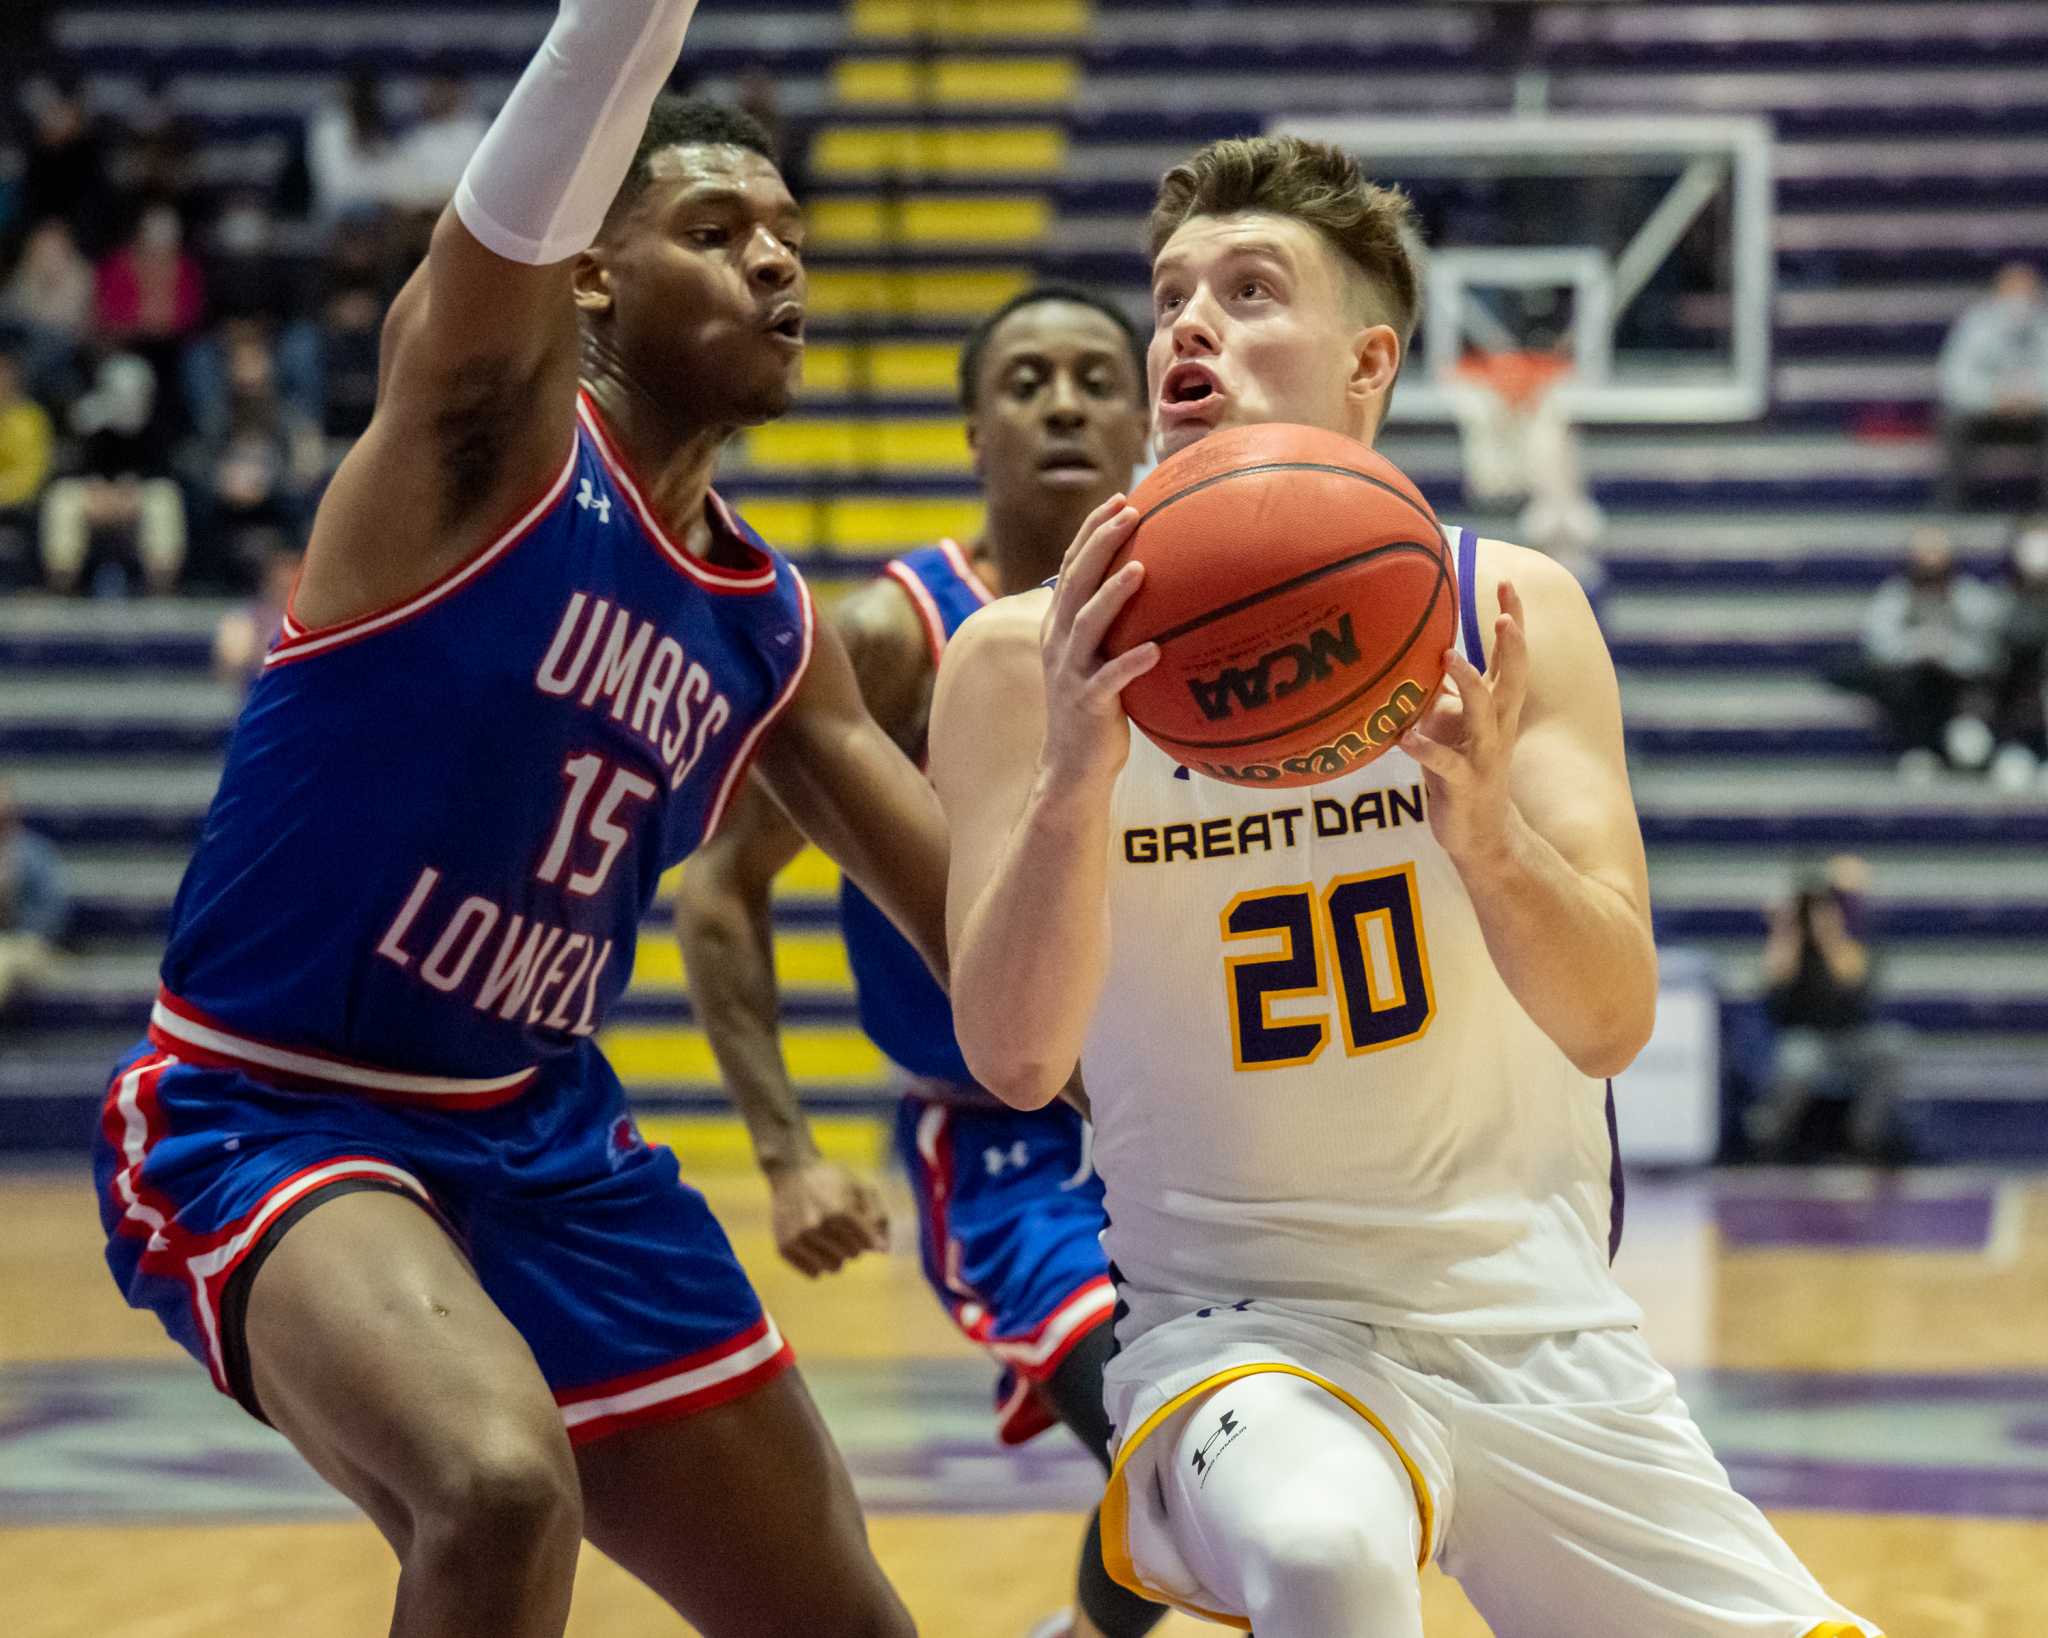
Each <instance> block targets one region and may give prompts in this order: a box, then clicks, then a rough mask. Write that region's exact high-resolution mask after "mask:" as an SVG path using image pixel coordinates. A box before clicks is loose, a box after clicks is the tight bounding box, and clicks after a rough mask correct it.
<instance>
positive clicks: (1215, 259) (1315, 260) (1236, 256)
mask: <svg viewBox="0 0 2048 1638" xmlns="http://www.w3.org/2000/svg"><path fill="white" fill-rule="evenodd" d="M1261 263H1263V264H1265V265H1266V266H1268V267H1271V268H1274V269H1276V270H1278V271H1279V272H1280V273H1281V274H1282V275H1283V276H1285V277H1286V278H1287V279H1289V280H1290V281H1291V282H1292V283H1293V284H1294V285H1295V286H1296V287H1297V288H1298V289H1299V290H1300V291H1301V292H1303V293H1313V294H1322V295H1328V296H1330V297H1332V298H1334V299H1337V300H1341V301H1343V302H1344V303H1345V304H1346V305H1347V307H1348V308H1351V309H1357V308H1359V307H1361V306H1365V307H1370V306H1371V305H1372V304H1373V296H1372V290H1371V282H1370V281H1369V280H1368V279H1367V278H1366V277H1365V275H1364V272H1363V271H1362V270H1361V269H1359V268H1358V267H1356V266H1355V265H1354V264H1353V263H1352V261H1351V259H1350V258H1349V257H1348V256H1346V255H1345V254H1344V253H1343V252H1342V251H1341V250H1339V249H1338V248H1337V247H1336V246H1335V245H1333V244H1331V243H1330V241H1329V240H1328V239H1326V238H1325V237H1324V236H1323V235H1322V233H1321V232H1319V231H1318V230H1317V229H1315V228H1313V227H1311V226H1309V224H1308V223H1306V222H1303V221H1301V220H1299V219H1298V218H1295V217H1292V216H1281V215H1277V214H1274V213H1272V212H1269V211H1259V210H1248V211H1236V212H1233V213H1231V214H1230V215H1227V216H1192V217H1190V218H1189V219H1188V220H1187V221H1185V222H1183V223H1182V224H1181V225H1180V226H1179V227H1178V228H1176V229H1175V230H1174V234H1173V237H1172V238H1171V239H1169V240H1167V242H1166V244H1165V245H1164V246H1163V247H1162V248H1161V250H1160V252H1159V255H1158V257H1157V258H1156V259H1155V260H1154V262H1153V264H1152V290H1153V294H1154V295H1155V296H1157V295H1158V294H1159V292H1160V291H1161V290H1163V289H1165V288H1167V287H1169V286H1184V285H1187V284H1190V283H1192V282H1195V281H1198V280H1199V279H1200V278H1201V277H1202V276H1203V275H1205V274H1209V273H1213V272H1215V271H1216V270H1218V269H1227V268H1231V267H1234V266H1236V265H1238V264H1246V265H1250V266H1257V265H1258V264H1261Z"/></svg>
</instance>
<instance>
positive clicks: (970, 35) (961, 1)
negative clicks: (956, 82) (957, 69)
mask: <svg viewBox="0 0 2048 1638" xmlns="http://www.w3.org/2000/svg"><path fill="white" fill-rule="evenodd" d="M1090 11H1091V8H1090V6H1089V4H1088V0H1000V3H999V0H853V10H852V16H851V22H852V25H853V33H854V34H855V35H856V36H857V37H859V38H862V39H870V40H874V39H889V40H895V39H903V38H905V37H906V36H907V37H913V38H914V37H917V36H920V35H924V36H935V37H938V38H943V39H957V40H1002V39H1010V40H1022V39H1071V40H1081V39H1084V38H1086V36H1087V33H1088V24H1089V18H1090Z"/></svg>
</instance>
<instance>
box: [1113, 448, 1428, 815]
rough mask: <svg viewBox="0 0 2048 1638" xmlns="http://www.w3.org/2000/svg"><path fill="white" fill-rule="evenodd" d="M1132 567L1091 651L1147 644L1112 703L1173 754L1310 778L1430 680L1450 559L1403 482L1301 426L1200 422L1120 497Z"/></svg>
mask: <svg viewBox="0 0 2048 1638" xmlns="http://www.w3.org/2000/svg"><path fill="white" fill-rule="evenodd" d="M1131 504H1132V505H1133V506H1134V507H1136V508H1137V510H1138V514H1139V521H1138V526H1137V528H1136V529H1135V530H1134V531H1133V532H1132V535H1131V538H1130V540H1129V542H1127V543H1126V545H1125V547H1124V549H1123V552H1122V553H1120V554H1119V555H1118V557H1117V560H1116V562H1115V563H1114V564H1112V565H1111V572H1112V573H1113V572H1114V571H1115V570H1116V569H1117V568H1119V567H1121V566H1122V565H1123V563H1124V562H1126V561H1127V560H1128V559H1129V558H1131V557H1135V558H1137V559H1139V560H1140V561H1141V562H1143V564H1144V565H1145V579H1144V582H1143V584H1142V585H1141V586H1140V587H1139V588H1138V593H1137V595H1136V596H1135V597H1133V598H1132V599H1131V601H1130V602H1129V603H1128V604H1126V605H1125V607H1124V609H1123V612H1122V613H1121V614H1120V615H1118V617H1117V620H1116V623H1115V624H1114V625H1113V626H1111V627H1110V631H1109V637H1108V640H1107V641H1106V643H1105V644H1104V649H1105V651H1106V652H1108V653H1110V654H1113V655H1114V654H1120V653H1122V652H1123V651H1124V650H1125V649H1127V648H1132V647H1135V646H1136V645H1137V644H1139V643H1143V642H1156V643H1158V644H1159V645H1160V650H1161V652H1160V658H1159V663H1158V664H1157V665H1156V666H1154V667H1153V668H1152V670H1151V671H1149V672H1147V673H1146V674H1145V675H1144V676H1142V677H1140V678H1139V679H1138V680H1137V681H1136V682H1134V683H1132V684H1131V685H1130V687H1128V688H1126V689H1125V690H1124V709H1125V710H1126V711H1127V712H1129V713H1130V718H1131V721H1133V722H1134V723H1136V724H1137V725H1138V727H1139V728H1140V729H1142V730H1143V731H1144V733H1145V735H1146V737H1147V738H1149V739H1150V740H1151V741H1152V743H1153V744H1155V745H1157V746H1158V747H1159V748H1160V749H1161V750H1162V751H1164V752H1166V754H1167V755H1168V756H1170V757H1172V758H1174V759H1175V760H1176V761H1178V762H1180V763H1181V764H1182V765H1183V766H1185V767H1188V768H1190V769H1192V770H1193V771H1194V772H1196V773H1199V774H1205V775H1207V776H1208V777H1209V778H1211V779H1220V780H1224V781H1226V782H1227V783H1229V784H1233V785H1267V786H1275V787H1279V786H1288V785H1315V784H1319V783H1321V782H1322V781H1323V780H1326V779H1334V778H1336V777H1337V776H1338V775H1339V774H1343V773H1348V772H1349V771H1350V770H1351V769H1353V768H1357V767H1360V766H1362V765H1363V764H1365V763H1367V762H1370V761H1371V760H1372V759H1373V758H1374V757H1376V756H1378V755H1379V754H1380V753H1381V752H1382V751H1384V750H1385V749H1386V748H1387V747H1388V746H1389V745H1391V744H1392V743H1393V742H1394V741H1395V740H1396V739H1397V738H1399V737H1400V735H1401V734H1402V732H1403V731H1404V730H1406V729H1407V727H1408V726H1409V724H1410V723H1412V722H1414V720H1415V719H1416V718H1417V717H1418V716H1420V715H1421V713H1422V708H1423V706H1424V705H1426V704H1427V703H1428V701H1429V699H1430V696H1431V695H1433V694H1434V693H1435V692H1436V689H1437V685H1438V684H1439V683H1440V682H1441V681H1442V680H1443V653H1444V650H1445V649H1446V648H1448V647H1449V646H1450V644H1451V642H1452V640H1453V638H1454V637H1455V636H1456V634H1457V620H1458V589H1457V584H1456V572H1457V571H1456V569H1455V568H1454V567H1453V565H1452V560H1451V558H1450V555H1449V553H1448V552H1447V551H1446V549H1445V545H1444V537H1443V530H1442V529H1441V528H1440V527H1439V526H1438V524H1437V521H1436V514H1435V513H1433V512H1432V511H1431V510H1430V509H1429V503H1428V502H1427V501H1425V500H1424V499H1423V498H1422V494H1421V492H1420V491H1419V490H1418V489H1416V487H1415V485H1414V484H1412V483H1411V482H1409V481H1408V479H1407V478H1406V477H1404V476H1403V475H1402V474H1401V473H1400V471H1398V470H1397V469H1396V468H1395V467H1394V465H1393V464H1392V463H1391V462H1389V461H1387V460H1386V459H1384V458H1383V457H1381V456H1379V455H1375V454H1374V453H1373V452H1372V451H1371V450H1370V449H1367V448H1366V447H1365V446H1364V445H1363V444H1360V443H1355V442H1354V441H1352V440H1351V439H1349V438H1346V437H1344V436H1342V435H1341V434H1339V433H1334V432H1324V431H1321V430H1319V429H1317V428H1314V427H1299V426H1284V425H1277V424H1276V425H1268V426H1252V427H1236V428H1232V429H1231V430H1229V431H1226V432H1218V433H1212V434H1211V435H1210V436H1209V437H1207V438H1204V439H1202V440H1201V442H1199V443H1196V444H1193V445H1190V446H1189V447H1188V448H1186V449H1184V450H1182V451H1181V452H1180V453H1179V454H1177V455H1175V456H1173V457H1172V458H1171V459H1170V460H1167V461H1164V462H1162V463H1161V464H1160V465H1159V466H1158V467H1157V468H1156V469H1155V470H1154V471H1153V472H1152V474H1151V475H1150V476H1149V477H1147V478H1146V479H1145V481H1144V482H1143V483H1141V484H1140V485H1139V486H1138V488H1137V490H1136V491H1135V492H1134V493H1133V494H1132V496H1131Z"/></svg>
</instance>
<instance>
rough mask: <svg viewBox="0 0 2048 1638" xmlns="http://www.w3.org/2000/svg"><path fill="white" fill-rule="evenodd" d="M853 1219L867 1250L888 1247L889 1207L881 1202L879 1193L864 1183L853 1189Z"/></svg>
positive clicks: (878, 1249)
mask: <svg viewBox="0 0 2048 1638" xmlns="http://www.w3.org/2000/svg"><path fill="white" fill-rule="evenodd" d="M853 1220H854V1222H855V1223H856V1224H858V1225H859V1227H860V1231H861V1235H862V1237H863V1238H864V1239H865V1240H866V1242H867V1245H868V1249H869V1250H871V1251H887V1250H888V1249H889V1208H888V1207H887V1206H885V1205H883V1204H882V1197H881V1195H880V1194H878V1193H877V1192H876V1191H875V1190H874V1189H872V1188H870V1187H869V1186H868V1185H867V1184H865V1183H862V1184H858V1185H857V1186H856V1187H855V1189H854V1210H853Z"/></svg>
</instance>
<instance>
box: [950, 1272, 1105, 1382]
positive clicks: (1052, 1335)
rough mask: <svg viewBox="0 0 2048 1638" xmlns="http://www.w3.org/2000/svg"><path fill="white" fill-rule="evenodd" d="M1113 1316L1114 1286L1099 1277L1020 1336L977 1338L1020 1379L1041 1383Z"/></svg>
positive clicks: (1048, 1378) (1070, 1294) (1078, 1288)
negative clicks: (1088, 1336) (1084, 1340)
mask: <svg viewBox="0 0 2048 1638" xmlns="http://www.w3.org/2000/svg"><path fill="white" fill-rule="evenodd" d="M1115 1316H1116V1287H1115V1286H1114V1285H1112V1284H1111V1283H1110V1279H1109V1276H1108V1275H1107V1274H1098V1275H1096V1276H1095V1278H1094V1279H1092V1280H1089V1281H1088V1282H1087V1283H1086V1284H1084V1285H1077V1286H1076V1287H1074V1289H1073V1291H1072V1292H1070V1293H1069V1294H1068V1295H1067V1297H1066V1298H1065V1299H1064V1300H1063V1301H1062V1302H1061V1303H1060V1305H1059V1307H1057V1308H1055V1309H1054V1310H1053V1311H1052V1312H1051V1313H1050V1314H1048V1315H1046V1316H1045V1318H1044V1319H1042V1320H1040V1321H1039V1322H1038V1323H1037V1324H1036V1325H1035V1326H1033V1327H1032V1328H1031V1329H1030V1330H1029V1331H1028V1332H1026V1333H1025V1334H1024V1335H1022V1336H1015V1337H998V1336H984V1337H980V1338H977V1339H976V1340H977V1341H979V1342H980V1343H981V1344H982V1346H983V1347H985V1348H987V1349H988V1351H989V1352H990V1353H992V1354H994V1355H995V1356H996V1358H998V1359H1000V1360H1001V1361H1002V1362H1003V1363H1004V1364H1005V1365H1007V1366H1009V1367H1010V1369H1011V1370H1013V1371H1015V1372H1016V1373H1017V1374H1018V1375H1019V1376H1022V1377H1025V1378H1027V1379H1029V1380H1030V1381H1033V1382H1044V1381H1048V1380H1050V1379H1051V1377H1052V1376H1053V1375H1054V1374H1055V1373H1057V1372H1058V1370H1059V1368H1060V1367H1061V1366H1062V1365H1064V1364H1065V1363H1066V1359H1067V1355H1069V1354H1070V1353H1072V1352H1073V1351H1074V1348H1075V1346H1076V1345H1077V1344H1078V1343H1079V1342H1080V1341H1081V1339H1082V1338H1083V1337H1085V1336H1087V1335H1088V1333H1089V1332H1090V1331H1092V1330H1094V1329H1095V1328H1096V1326H1098V1325H1106V1324H1108V1323H1109V1321H1110V1320H1111V1319H1113V1318H1115Z"/></svg>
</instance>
